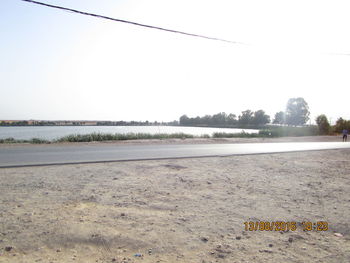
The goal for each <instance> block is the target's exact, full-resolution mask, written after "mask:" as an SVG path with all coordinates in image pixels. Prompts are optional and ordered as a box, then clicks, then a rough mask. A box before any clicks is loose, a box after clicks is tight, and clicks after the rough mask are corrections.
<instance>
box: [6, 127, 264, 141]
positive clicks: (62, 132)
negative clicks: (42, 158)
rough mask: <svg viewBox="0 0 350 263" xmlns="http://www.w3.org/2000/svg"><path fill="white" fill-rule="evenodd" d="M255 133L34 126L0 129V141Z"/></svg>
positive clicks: (238, 130) (252, 131)
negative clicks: (103, 135)
mask: <svg viewBox="0 0 350 263" xmlns="http://www.w3.org/2000/svg"><path fill="white" fill-rule="evenodd" d="M241 131H245V132H247V133H257V132H258V130H253V129H244V130H243V129H222V128H199V127H181V126H177V127H173V126H45V127H40V126H35V127H0V139H4V138H9V137H12V138H15V139H24V140H25V139H32V138H40V139H46V140H53V139H58V138H60V137H63V136H66V135H70V134H88V133H93V132H96V133H97V132H99V133H130V132H132V133H151V134H157V133H167V134H169V133H179V132H183V133H186V134H192V135H203V134H208V135H212V134H213V133H214V132H227V133H239V132H241Z"/></svg>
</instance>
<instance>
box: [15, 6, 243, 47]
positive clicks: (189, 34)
mask: <svg viewBox="0 0 350 263" xmlns="http://www.w3.org/2000/svg"><path fill="white" fill-rule="evenodd" d="M21 1H24V2H29V3H32V4H37V5H42V6H46V7H51V8H56V9H60V10H64V11H69V12H73V13H77V14H80V15H86V16H93V17H96V18H102V19H107V20H111V21H114V22H121V23H127V24H131V25H134V26H141V27H146V28H151V29H157V30H162V31H166V32H170V33H177V34H182V35H187V36H191V37H200V38H205V39H210V40H216V41H223V42H227V43H231V44H244V43H241V42H236V41H231V40H226V39H222V38H216V37H208V36H204V35H199V34H192V33H187V32H183V31H178V30H173V29H168V28H163V27H158V26H151V25H146V24H141V23H137V22H132V21H127V20H123V19H117V18H113V17H108V16H103V15H97V14H93V13H88V12H83V11H79V10H76V9H71V8H67V7H62V6H57V5H51V4H46V3H42V2H38V1H32V0H21Z"/></svg>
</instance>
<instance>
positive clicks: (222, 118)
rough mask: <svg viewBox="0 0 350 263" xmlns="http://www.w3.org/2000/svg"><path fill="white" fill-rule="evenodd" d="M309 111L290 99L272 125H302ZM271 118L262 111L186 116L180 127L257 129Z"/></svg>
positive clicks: (295, 100) (296, 100) (293, 99)
mask: <svg viewBox="0 0 350 263" xmlns="http://www.w3.org/2000/svg"><path fill="white" fill-rule="evenodd" d="M309 116H310V111H309V106H308V104H307V102H306V101H305V100H304V99H303V98H291V99H289V100H288V102H287V106H286V111H280V112H277V113H276V114H275V117H274V119H273V121H272V123H273V124H281V125H283V124H285V125H293V126H298V125H304V124H306V123H307V121H308V120H309ZM270 122H271V117H270V116H269V115H267V114H266V113H265V111H264V110H258V111H252V110H249V109H248V110H245V111H242V112H241V114H240V115H239V116H238V117H237V116H236V115H235V114H233V113H230V114H226V113H225V112H220V113H217V114H214V115H205V116H203V117H199V116H197V117H195V118H189V117H188V116H187V115H182V116H181V117H180V125H182V126H214V127H249V126H253V127H259V126H264V125H266V124H269V123H270Z"/></svg>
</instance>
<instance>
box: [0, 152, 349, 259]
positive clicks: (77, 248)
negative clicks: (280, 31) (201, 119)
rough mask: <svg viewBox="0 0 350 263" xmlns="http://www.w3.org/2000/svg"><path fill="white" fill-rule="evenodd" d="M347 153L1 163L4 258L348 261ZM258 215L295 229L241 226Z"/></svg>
mask: <svg viewBox="0 0 350 263" xmlns="http://www.w3.org/2000/svg"><path fill="white" fill-rule="evenodd" d="M349 156H350V150H327V151H312V152H294V153H282V154H264V155H246V156H232V157H220V158H219V157H217V158H193V159H183V160H179V159H177V160H157V161H147V162H146V161H135V162H118V163H104V164H84V165H65V166H44V167H24V168H12V169H0V182H1V184H0V262H16V263H17V262H117V263H120V262H128V263H129V262H144V263H151V262H152V263H156V262H199V263H205V262H206V263H209V262H337V263H339V262H350V221H349V220H350V159H349ZM250 221H251V222H254V223H255V222H260V221H262V222H276V221H283V222H297V224H296V226H297V229H296V230H295V231H275V229H276V228H275V229H274V230H273V231H260V230H256V231H255V230H253V231H249V230H245V224H244V222H250ZM304 221H307V222H312V223H317V222H319V221H325V222H327V223H328V230H327V231H317V229H315V230H311V231H304V230H303V224H302V222H304ZM277 230H278V229H277Z"/></svg>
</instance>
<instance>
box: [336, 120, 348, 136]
mask: <svg viewBox="0 0 350 263" xmlns="http://www.w3.org/2000/svg"><path fill="white" fill-rule="evenodd" d="M344 129H347V130H350V120H348V121H347V120H344V119H343V118H339V119H338V120H337V122H336V123H335V126H334V130H335V131H336V132H339V133H340V132H342V131H343V130H344Z"/></svg>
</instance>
